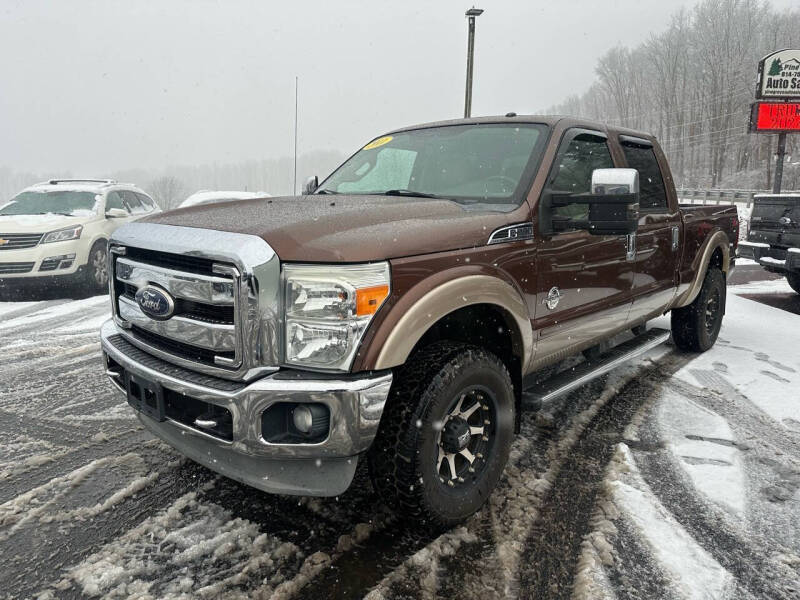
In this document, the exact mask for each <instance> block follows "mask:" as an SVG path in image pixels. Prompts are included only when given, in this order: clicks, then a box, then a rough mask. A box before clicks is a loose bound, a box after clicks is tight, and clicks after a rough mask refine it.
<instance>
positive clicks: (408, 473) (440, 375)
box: [368, 342, 515, 528]
mask: <svg viewBox="0 0 800 600" xmlns="http://www.w3.org/2000/svg"><path fill="white" fill-rule="evenodd" d="M514 405H515V404H514V388H513V385H512V382H511V376H510V375H509V373H508V369H507V368H506V366H505V365H504V364H503V362H502V361H501V360H500V359H499V358H497V357H496V356H495V355H494V354H491V353H490V352H487V351H486V350H483V349H482V348H478V347H475V346H469V345H467V344H460V343H454V342H440V343H437V344H434V345H432V346H429V347H427V348H423V349H422V350H420V351H419V352H417V353H416V354H415V355H414V356H412V357H411V359H410V360H409V361H408V362H407V363H406V364H405V365H403V367H401V368H400V369H398V370H397V372H396V374H395V380H394V383H393V385H392V391H391V393H390V396H389V400H388V401H387V405H386V409H385V410H384V413H383V416H382V418H381V425H380V428H379V430H378V435H377V437H376V439H375V442H374V443H373V445H372V447H371V448H370V451H369V454H368V461H369V470H370V475H371V477H372V482H373V485H374V486H375V488H376V489H377V491H378V493H379V494H380V495H381V497H382V498H383V500H384V501H385V502H386V504H388V505H389V507H390V508H392V509H393V510H394V511H395V512H397V513H398V514H399V515H403V516H407V517H411V518H413V519H420V520H423V521H425V522H427V523H428V525H430V526H433V527H437V528H438V527H451V526H452V525H455V524H457V523H459V522H461V521H463V520H464V519H466V518H467V517H469V516H470V515H472V514H473V513H474V512H476V511H477V510H478V509H480V507H481V506H482V505H483V504H484V502H486V500H487V499H488V498H489V496H490V495H491V493H492V490H493V489H494V487H495V486H496V485H497V482H498V481H499V479H500V476H501V474H502V473H503V469H504V468H505V465H506V462H507V461H508V453H509V451H510V449H511V442H512V441H513V438H514Z"/></svg>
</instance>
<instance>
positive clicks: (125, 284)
mask: <svg viewBox="0 0 800 600" xmlns="http://www.w3.org/2000/svg"><path fill="white" fill-rule="evenodd" d="M112 255H113V268H114V271H113V273H114V290H113V291H114V311H115V315H116V317H117V318H118V321H119V322H120V323H122V324H124V327H125V328H126V329H127V330H128V333H129V335H130V336H132V337H133V338H135V339H136V340H137V341H139V342H140V343H142V344H146V345H147V346H149V347H150V348H152V349H153V350H155V351H156V352H157V353H163V354H167V355H170V357H171V358H173V359H176V360H179V361H181V362H183V361H188V362H191V363H198V364H200V365H205V366H209V367H214V368H221V369H237V368H238V367H240V366H241V365H242V346H241V340H239V339H238V336H237V328H238V323H237V306H238V298H237V291H238V289H239V287H240V286H239V271H238V269H236V267H235V266H233V265H230V264H224V263H217V262H214V261H211V260H198V259H196V258H194V259H190V260H188V261H183V260H182V259H183V257H181V256H179V255H170V254H166V253H158V252H153V251H151V250H142V249H139V248H126V247H118V246H117V247H114V248H113V249H112ZM144 261H147V262H144ZM181 267H184V268H188V269H191V270H179V268H181ZM148 284H151V285H156V286H158V287H160V288H162V289H163V290H166V291H167V292H169V294H170V295H171V296H172V298H173V299H174V303H175V309H174V311H173V313H172V315H171V316H170V318H169V319H166V320H157V319H153V318H151V317H150V316H148V315H147V314H145V312H144V311H142V309H141V308H140V307H139V304H138V302H137V301H136V292H137V291H138V290H139V289H140V288H142V287H144V286H145V285H148Z"/></svg>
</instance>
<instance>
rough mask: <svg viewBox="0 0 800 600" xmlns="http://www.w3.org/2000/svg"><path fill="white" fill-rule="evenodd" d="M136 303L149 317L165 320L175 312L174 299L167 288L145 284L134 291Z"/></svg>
mask: <svg viewBox="0 0 800 600" xmlns="http://www.w3.org/2000/svg"><path fill="white" fill-rule="evenodd" d="M136 304H138V305H139V308H141V309H142V312H143V313H144V314H146V315H147V316H148V317H150V318H151V319H156V320H157V321H165V320H167V319H169V318H170V317H171V316H172V313H174V312H175V300H174V299H173V298H172V296H170V295H169V292H167V290H165V289H162V288H160V287H157V286H155V285H146V286H144V287H143V288H141V289H140V290H139V291H138V292H136Z"/></svg>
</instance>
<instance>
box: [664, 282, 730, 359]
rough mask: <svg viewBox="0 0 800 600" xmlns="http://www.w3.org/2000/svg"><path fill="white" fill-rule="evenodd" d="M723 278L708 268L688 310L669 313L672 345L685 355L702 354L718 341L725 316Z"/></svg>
mask: <svg viewBox="0 0 800 600" xmlns="http://www.w3.org/2000/svg"><path fill="white" fill-rule="evenodd" d="M725 294H726V289H725V277H724V276H723V274H722V271H720V270H719V269H717V268H713V267H709V268H708V271H707V272H706V276H705V279H704V280H703V287H702V288H700V293H699V294H698V295H697V298H695V299H694V302H692V303H691V304H690V305H689V306H684V307H683V308H676V309H674V310H673V311H672V341H674V342H675V345H676V346H677V347H678V348H679V349H680V350H683V351H684V352H705V351H706V350H708V349H709V348H711V346H713V345H714V342H716V341H717V336H718V335H719V330H720V328H721V327H722V317H723V315H724V314H725Z"/></svg>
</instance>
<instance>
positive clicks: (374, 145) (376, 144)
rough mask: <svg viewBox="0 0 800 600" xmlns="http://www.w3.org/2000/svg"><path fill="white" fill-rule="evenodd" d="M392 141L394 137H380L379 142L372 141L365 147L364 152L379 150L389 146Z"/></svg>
mask: <svg viewBox="0 0 800 600" xmlns="http://www.w3.org/2000/svg"><path fill="white" fill-rule="evenodd" d="M391 141H392V136H390V135H385V136H383V137H379V138H378V139H377V140H372V141H371V142H370V143H369V144H367V145H366V146H364V150H372V149H373V148H378V147H380V146H383V145H384V144H388V143H389V142H391Z"/></svg>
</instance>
